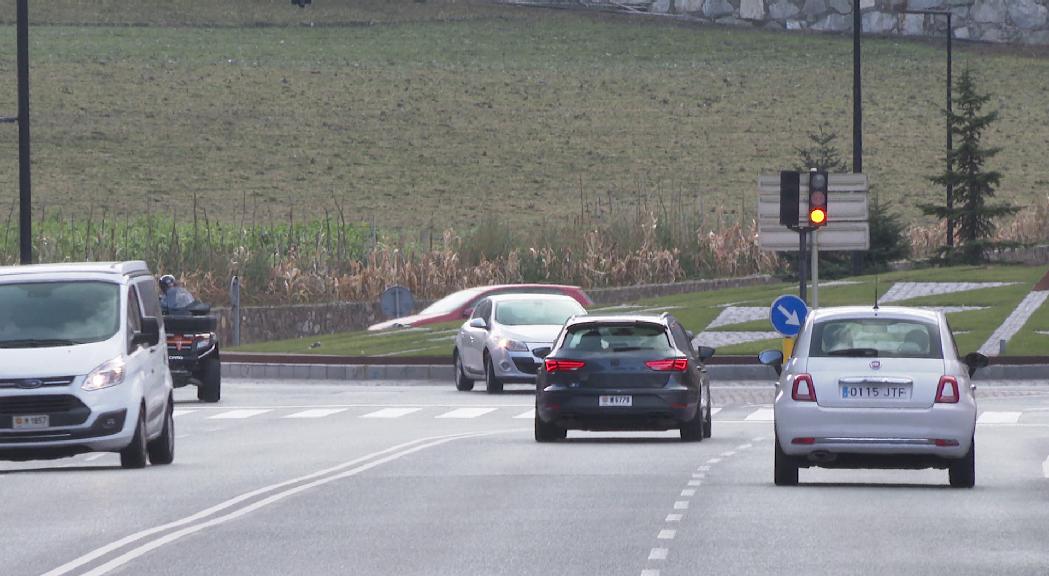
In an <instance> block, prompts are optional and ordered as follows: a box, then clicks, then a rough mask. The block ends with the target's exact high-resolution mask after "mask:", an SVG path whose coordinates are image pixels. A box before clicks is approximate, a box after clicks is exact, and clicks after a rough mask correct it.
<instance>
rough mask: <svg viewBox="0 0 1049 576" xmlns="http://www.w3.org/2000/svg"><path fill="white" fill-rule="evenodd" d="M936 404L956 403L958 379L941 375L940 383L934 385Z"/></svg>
mask: <svg viewBox="0 0 1049 576" xmlns="http://www.w3.org/2000/svg"><path fill="white" fill-rule="evenodd" d="M936 403H937V404H957V403H958V379H957V378H955V377H954V376H941V377H940V385H939V386H937V387H936Z"/></svg>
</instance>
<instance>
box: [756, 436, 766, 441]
mask: <svg viewBox="0 0 1049 576" xmlns="http://www.w3.org/2000/svg"><path fill="white" fill-rule="evenodd" d="M764 440H765V437H764V436H755V437H754V442H762V441H764Z"/></svg>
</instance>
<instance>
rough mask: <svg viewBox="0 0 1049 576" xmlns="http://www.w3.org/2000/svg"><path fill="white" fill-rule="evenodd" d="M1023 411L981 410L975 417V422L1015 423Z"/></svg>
mask: <svg viewBox="0 0 1049 576" xmlns="http://www.w3.org/2000/svg"><path fill="white" fill-rule="evenodd" d="M1022 415H1023V412H990V411H989V412H983V413H982V414H980V417H979V418H977V419H976V423H977V424H1016V423H1017V422H1019V421H1020V416H1022Z"/></svg>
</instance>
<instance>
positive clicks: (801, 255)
mask: <svg viewBox="0 0 1049 576" xmlns="http://www.w3.org/2000/svg"><path fill="white" fill-rule="evenodd" d="M808 235H809V230H808V228H802V227H799V228H798V280H799V285H798V296H800V297H801V299H802V300H803V301H805V302H808V300H807V299H806V298H805V284H806V283H807V282H808V278H807V276H808V274H807V273H806V266H805V257H806V256H807V254H806V253H805V240H806V239H807V237H808Z"/></svg>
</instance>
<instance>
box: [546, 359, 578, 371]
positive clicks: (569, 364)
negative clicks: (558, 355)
mask: <svg viewBox="0 0 1049 576" xmlns="http://www.w3.org/2000/svg"><path fill="white" fill-rule="evenodd" d="M543 364H544V366H545V368H546V372H547V373H548V374H552V373H554V372H575V371H576V370H579V369H580V368H582V367H583V366H586V362H583V361H581V360H554V359H552V358H547V359H546V360H544V361H543Z"/></svg>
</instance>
